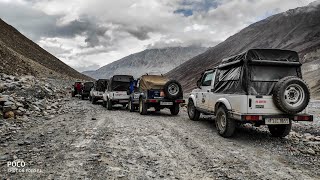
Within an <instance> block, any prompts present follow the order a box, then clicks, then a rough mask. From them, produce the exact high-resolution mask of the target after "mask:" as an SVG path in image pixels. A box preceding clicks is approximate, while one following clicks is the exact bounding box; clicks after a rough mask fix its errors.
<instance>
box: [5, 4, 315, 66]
mask: <svg viewBox="0 0 320 180" xmlns="http://www.w3.org/2000/svg"><path fill="white" fill-rule="evenodd" d="M312 1H314V0H0V9H1V10H0V18H2V19H3V20H5V21H6V22H7V23H9V24H11V25H13V26H14V27H16V28H17V29H18V30H19V31H20V32H22V33H23V34H25V35H26V36H27V37H29V38H31V39H32V40H33V41H35V42H36V43H38V44H39V45H40V46H41V47H43V48H45V49H46V50H48V51H49V52H51V53H52V54H54V55H55V56H57V57H58V58H59V59H61V60H62V61H64V62H65V63H67V64H68V65H70V66H72V67H73V68H75V69H77V70H79V71H84V70H92V69H97V68H99V67H101V66H103V65H106V64H108V63H110V62H112V61H115V60H118V59H120V58H122V57H124V56H127V55H129V54H132V53H135V52H139V51H142V50H144V49H146V48H159V47H160V48H162V47H172V46H191V45H198V46H205V47H209V46H214V45H216V44H217V43H219V42H221V41H223V40H225V39H226V38H228V37H229V36H230V35H233V34H234V33H236V32H238V31H239V30H241V29H242V28H244V27H246V26H248V25H250V24H252V23H254V22H257V21H259V20H262V19H264V18H266V17H268V16H271V15H273V14H276V13H279V12H284V11H286V10H288V9H292V8H296V7H300V6H305V5H308V4H309V3H310V2H312Z"/></svg>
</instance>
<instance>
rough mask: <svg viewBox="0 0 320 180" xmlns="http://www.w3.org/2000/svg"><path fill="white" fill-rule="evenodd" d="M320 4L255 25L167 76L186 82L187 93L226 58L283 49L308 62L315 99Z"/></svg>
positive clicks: (319, 88) (319, 58)
mask: <svg viewBox="0 0 320 180" xmlns="http://www.w3.org/2000/svg"><path fill="white" fill-rule="evenodd" d="M319 19H320V3H319V1H317V2H315V3H311V4H310V5H308V6H306V7H301V8H297V9H292V10H289V11H287V12H284V13H281V14H277V15H274V16H271V17H269V18H267V19H265V20H262V21H260V22H257V23H254V24H252V25H250V26H248V27H247V28H245V29H243V30H241V31H240V32H239V33H237V34H235V35H233V36H231V37H229V38H228V39H227V40H225V41H224V42H222V43H220V44H218V45H217V46H215V47H213V48H210V49H208V50H207V51H206V52H205V53H203V54H200V55H198V56H196V57H194V58H192V59H190V60H189V61H187V62H185V63H184V64H182V65H181V66H179V67H177V68H175V69H173V70H172V71H170V72H169V73H168V74H167V75H168V76H169V77H172V78H176V79H178V80H179V81H181V82H182V84H183V86H184V88H185V89H186V91H190V90H191V89H193V88H194V87H195V85H196V81H197V80H198V78H199V77H200V74H201V73H202V72H203V71H204V70H205V69H208V68H212V67H214V66H216V65H217V64H218V63H219V62H220V61H221V60H222V59H223V58H225V57H229V56H232V55H235V54H238V53H241V52H243V51H245V50H247V49H250V48H281V49H290V50H295V51H298V52H299V55H300V57H301V60H302V62H304V63H305V64H304V67H303V69H304V75H305V79H306V80H307V82H308V83H309V85H310V88H311V90H312V93H313V95H314V96H320V76H319V75H320V74H319V70H318V68H319V64H320V55H319V52H320V50H319V49H320V20H319Z"/></svg>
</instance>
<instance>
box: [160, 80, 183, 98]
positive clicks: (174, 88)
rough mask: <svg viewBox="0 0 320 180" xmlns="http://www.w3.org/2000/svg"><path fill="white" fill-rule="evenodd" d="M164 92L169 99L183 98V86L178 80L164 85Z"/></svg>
mask: <svg viewBox="0 0 320 180" xmlns="http://www.w3.org/2000/svg"><path fill="white" fill-rule="evenodd" d="M163 91H164V94H165V95H166V97H167V98H168V99H177V98H182V97H183V92H182V87H181V84H180V83H179V82H178V81H176V80H170V81H168V82H167V83H166V84H165V85H164V87H163Z"/></svg>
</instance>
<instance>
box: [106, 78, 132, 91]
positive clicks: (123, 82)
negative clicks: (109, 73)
mask: <svg viewBox="0 0 320 180" xmlns="http://www.w3.org/2000/svg"><path fill="white" fill-rule="evenodd" d="M133 79H134V78H133V76H130V75H114V76H113V77H112V78H111V79H110V84H109V85H108V90H109V91H126V90H128V89H129V86H130V82H131V81H132V80H133Z"/></svg>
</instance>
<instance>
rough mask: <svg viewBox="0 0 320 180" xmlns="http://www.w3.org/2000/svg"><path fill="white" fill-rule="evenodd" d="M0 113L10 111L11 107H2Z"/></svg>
mask: <svg viewBox="0 0 320 180" xmlns="http://www.w3.org/2000/svg"><path fill="white" fill-rule="evenodd" d="M2 111H3V113H6V112H9V111H12V108H11V106H3V108H2Z"/></svg>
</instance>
